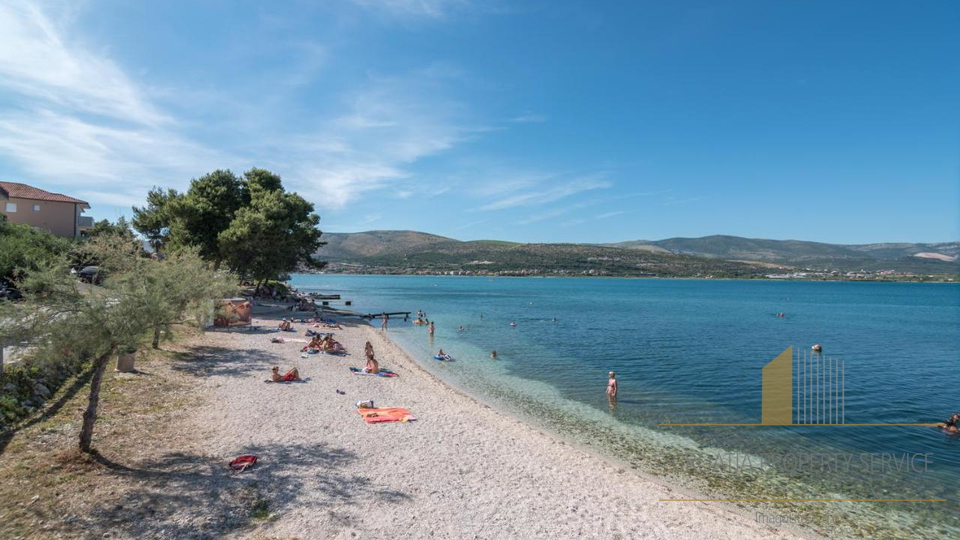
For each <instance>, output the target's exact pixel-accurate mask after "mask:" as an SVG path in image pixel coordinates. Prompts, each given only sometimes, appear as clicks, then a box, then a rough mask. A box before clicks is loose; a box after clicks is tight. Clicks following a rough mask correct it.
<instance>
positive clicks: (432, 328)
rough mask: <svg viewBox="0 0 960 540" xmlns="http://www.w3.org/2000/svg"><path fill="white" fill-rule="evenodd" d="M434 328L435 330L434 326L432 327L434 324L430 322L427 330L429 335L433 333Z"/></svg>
mask: <svg viewBox="0 0 960 540" xmlns="http://www.w3.org/2000/svg"><path fill="white" fill-rule="evenodd" d="M434 330H435V328H434V326H433V323H430V330H429V332H430V335H431V336H432V335H433V332H434Z"/></svg>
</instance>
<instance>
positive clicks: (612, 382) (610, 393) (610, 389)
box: [607, 371, 617, 404]
mask: <svg viewBox="0 0 960 540" xmlns="http://www.w3.org/2000/svg"><path fill="white" fill-rule="evenodd" d="M607 375H608V376H609V377H610V379H609V380H608V381H607V399H608V400H610V403H611V404H613V403H616V402H617V374H616V373H614V372H612V371H611V372H610V373H607Z"/></svg>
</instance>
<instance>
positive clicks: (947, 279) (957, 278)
mask: <svg viewBox="0 0 960 540" xmlns="http://www.w3.org/2000/svg"><path fill="white" fill-rule="evenodd" d="M297 273H299V274H303V275H315V276H324V275H329V276H375V277H383V276H394V277H403V276H411V277H450V278H491V279H493V278H496V279H504V278H507V279H511V278H515V279H649V280H678V281H681V280H682V281H770V282H801V283H805V282H813V283H947V284H960V275H949V274H947V275H944V276H943V277H942V278H941V277H931V278H930V279H812V278H770V277H766V276H755V277H694V276H612V275H609V276H607V275H598V276H584V275H561V274H538V275H512V274H507V275H487V274H445V273H438V274H429V273H428V274H417V273H397V274H390V273H364V272H323V271H321V272H301V271H298V272H297Z"/></svg>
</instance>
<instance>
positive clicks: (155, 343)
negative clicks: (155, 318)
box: [153, 324, 160, 349]
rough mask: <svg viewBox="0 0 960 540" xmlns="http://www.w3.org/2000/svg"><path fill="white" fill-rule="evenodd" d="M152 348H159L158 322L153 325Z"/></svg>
mask: <svg viewBox="0 0 960 540" xmlns="http://www.w3.org/2000/svg"><path fill="white" fill-rule="evenodd" d="M153 348H154V349H159V348H160V325H159V324H155V325H153Z"/></svg>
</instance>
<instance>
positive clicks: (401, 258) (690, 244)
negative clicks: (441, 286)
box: [317, 231, 960, 277]
mask: <svg viewBox="0 0 960 540" xmlns="http://www.w3.org/2000/svg"><path fill="white" fill-rule="evenodd" d="M323 239H324V240H325V241H327V242H328V244H327V246H325V247H324V248H322V249H321V250H320V251H319V252H318V253H317V255H318V257H319V258H321V259H322V260H325V261H328V262H330V263H335V264H334V267H336V265H338V264H339V265H341V266H342V265H348V266H350V265H352V266H359V267H363V268H376V269H378V270H380V271H390V272H396V273H410V272H416V271H468V272H470V273H503V272H523V273H533V274H584V273H591V274H600V275H658V276H697V275H714V276H716V277H731V276H741V277H750V276H762V275H765V274H767V273H776V272H779V271H791V270H797V269H804V268H814V269H820V270H829V271H842V272H847V271H859V270H861V269H862V270H866V271H869V272H877V271H881V270H892V271H896V272H899V273H918V274H960V262H958V261H957V255H958V254H960V242H948V243H942V244H906V243H902V244H867V245H839V244H826V243H822V242H806V241H800V240H767V239H757V238H741V237H738V236H722V235H716V236H705V237H702V238H668V239H666V240H654V241H647V240H635V241H630V242H619V243H615V244H604V245H595V244H519V243H515V242H505V241H500V240H474V241H467V242H464V241H460V240H455V239H452V238H446V237H443V236H437V235H433V234H427V233H421V232H416V231H368V232H362V233H327V234H324V235H323ZM777 269H780V270H777Z"/></svg>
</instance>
